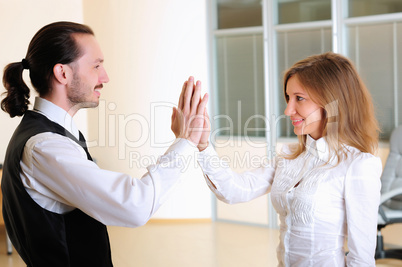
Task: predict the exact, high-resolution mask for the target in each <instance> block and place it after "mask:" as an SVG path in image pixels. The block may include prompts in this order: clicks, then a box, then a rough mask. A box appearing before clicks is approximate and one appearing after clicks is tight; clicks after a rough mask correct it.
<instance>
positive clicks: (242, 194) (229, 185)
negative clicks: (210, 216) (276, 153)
mask: <svg viewBox="0 0 402 267" xmlns="http://www.w3.org/2000/svg"><path fill="white" fill-rule="evenodd" d="M198 163H199V165H200V166H201V168H202V170H203V172H204V177H205V180H206V182H207V184H208V186H209V188H210V189H211V191H212V192H213V193H214V194H215V195H216V197H217V198H218V199H219V200H221V201H223V202H225V203H228V204H235V203H241V202H247V201H250V200H252V199H255V198H257V197H259V196H262V195H264V194H267V193H269V192H270V190H271V185H272V182H273V179H274V175H275V164H274V161H271V162H269V163H265V164H261V167H260V168H257V169H254V170H251V171H246V172H243V173H236V172H235V171H233V170H232V169H231V168H230V167H229V165H228V163H227V162H225V161H223V160H222V159H220V158H219V156H218V155H217V153H216V151H215V150H214V148H213V147H212V146H211V145H209V146H208V147H207V148H206V149H205V150H203V151H202V152H200V154H199V156H198Z"/></svg>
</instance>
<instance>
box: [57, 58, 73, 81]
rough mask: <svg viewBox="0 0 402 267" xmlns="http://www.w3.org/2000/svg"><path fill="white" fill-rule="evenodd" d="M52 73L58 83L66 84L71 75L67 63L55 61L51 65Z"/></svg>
mask: <svg viewBox="0 0 402 267" xmlns="http://www.w3.org/2000/svg"><path fill="white" fill-rule="evenodd" d="M53 75H54V77H55V79H56V81H57V82H58V83H60V84H63V85H66V84H67V83H68V80H69V77H70V75H72V69H71V68H70V67H69V66H68V65H65V64H60V63H57V64H56V65H54V67H53Z"/></svg>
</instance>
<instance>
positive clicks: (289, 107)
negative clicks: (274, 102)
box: [284, 100, 296, 117]
mask: <svg viewBox="0 0 402 267" xmlns="http://www.w3.org/2000/svg"><path fill="white" fill-rule="evenodd" d="M284 113H285V115H286V116H289V117H290V116H292V115H293V114H295V113H296V112H295V108H294V105H293V103H292V101H290V100H289V101H288V105H287V106H286V109H285V112H284Z"/></svg>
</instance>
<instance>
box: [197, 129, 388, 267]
mask: <svg viewBox="0 0 402 267" xmlns="http://www.w3.org/2000/svg"><path fill="white" fill-rule="evenodd" d="M306 148H307V149H306V151H305V152H304V153H302V154H301V155H300V156H299V157H297V158H296V159H294V160H287V159H284V158H283V157H276V158H274V159H273V160H272V161H271V162H269V164H264V166H262V167H261V168H258V169H255V170H253V171H247V172H244V173H242V174H238V173H235V172H234V171H232V170H231V169H230V168H229V167H228V165H227V164H225V163H224V162H222V161H219V160H217V157H218V156H217V154H216V152H215V150H214V149H213V148H212V147H211V146H209V147H208V148H207V149H205V150H204V151H203V152H201V153H200V154H199V164H200V165H201V167H202V169H203V171H204V174H205V176H206V181H207V183H208V185H209V187H210V189H211V190H212V191H213V192H214V193H215V195H216V196H217V197H218V198H219V199H220V200H222V201H224V202H226V203H230V204H233V203H239V202H246V201H250V200H252V199H254V198H257V197H259V196H262V195H264V194H267V193H269V192H270V193H271V201H272V204H273V206H274V208H275V210H276V211H277V212H278V214H279V218H280V243H279V246H278V249H277V256H278V262H279V265H278V266H292V267H295V266H299V267H306V266H314V267H316V266H320V267H325V266H327V267H339V266H366V267H367V266H373V267H374V266H375V260H374V252H375V247H376V234H377V218H378V215H377V213H378V206H379V201H380V189H381V183H380V176H381V172H382V164H381V161H380V159H379V158H377V157H374V156H373V155H371V154H368V153H362V152H360V151H359V150H357V149H355V148H353V147H350V146H344V148H343V149H345V151H346V152H347V158H346V159H343V160H342V161H341V162H340V163H339V164H338V165H336V161H335V160H334V158H333V157H331V156H330V155H331V154H330V153H329V151H328V144H327V142H326V141H325V138H321V139H318V140H314V139H312V138H311V137H310V136H308V137H307V146H306ZM285 150H287V152H289V151H290V150H289V149H288V148H285ZM326 162H328V164H326ZM211 182H212V183H211ZM346 238H347V246H348V251H349V253H348V255H347V257H345V251H344V243H345V239H346Z"/></svg>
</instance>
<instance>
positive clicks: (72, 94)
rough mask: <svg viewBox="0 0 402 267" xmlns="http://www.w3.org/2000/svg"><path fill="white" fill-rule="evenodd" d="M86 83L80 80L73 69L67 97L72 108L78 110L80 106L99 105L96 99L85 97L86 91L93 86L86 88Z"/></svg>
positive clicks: (91, 106)
mask: <svg viewBox="0 0 402 267" xmlns="http://www.w3.org/2000/svg"><path fill="white" fill-rule="evenodd" d="M86 87H87V85H85V84H84V83H82V82H81V78H80V77H79V76H78V74H77V72H76V71H74V74H73V80H72V82H71V85H70V87H69V88H68V93H67V98H68V100H69V101H70V103H71V106H72V108H74V109H76V110H78V109H81V108H94V107H97V106H98V105H99V102H98V101H96V102H95V101H91V100H90V99H86V95H85V94H86V93H87V92H90V91H92V90H95V88H93V89H91V90H89V88H86Z"/></svg>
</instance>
